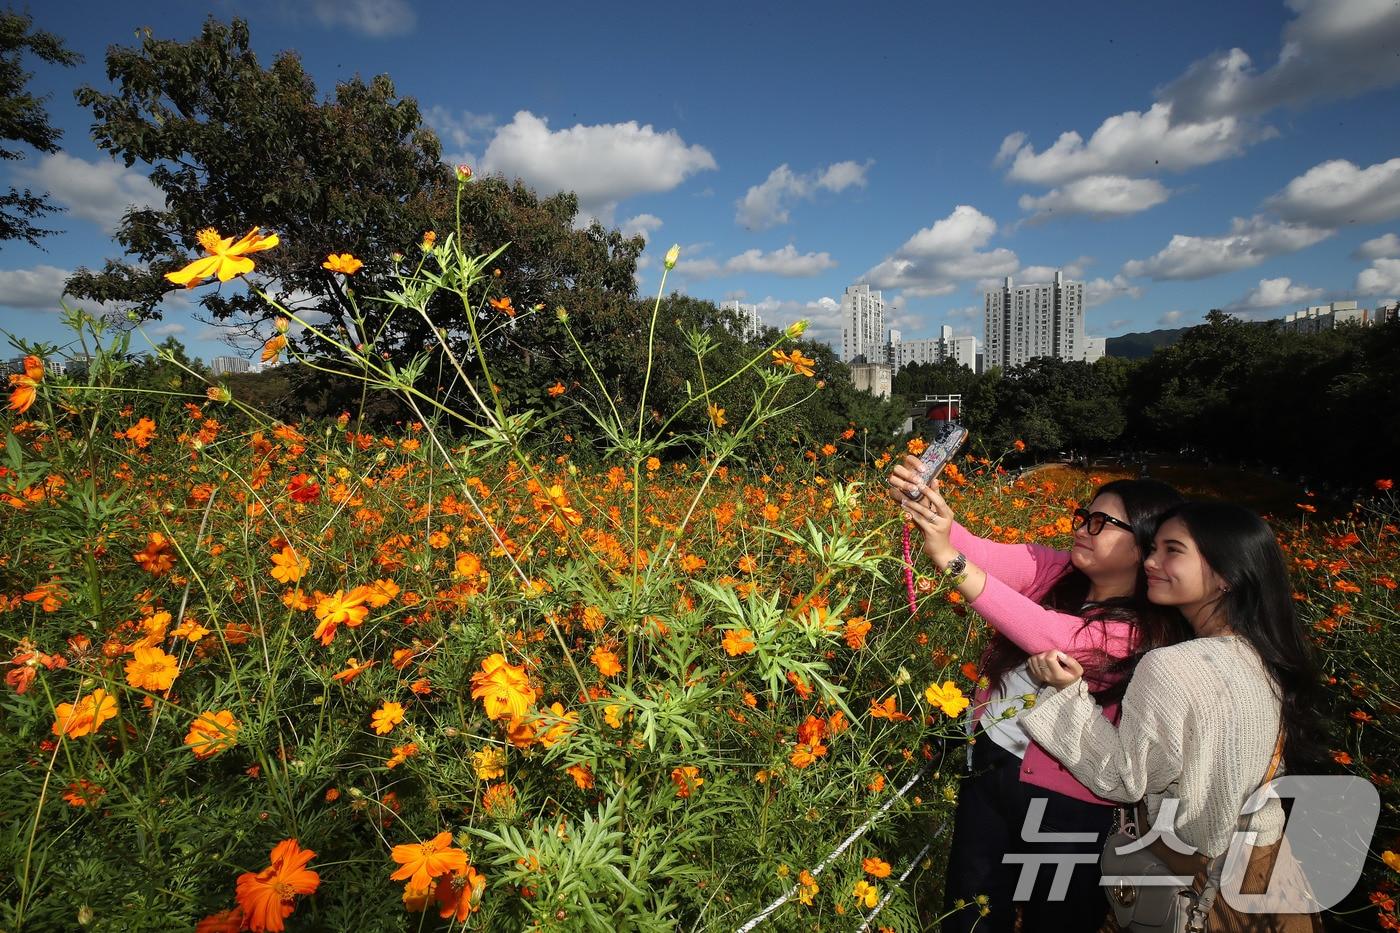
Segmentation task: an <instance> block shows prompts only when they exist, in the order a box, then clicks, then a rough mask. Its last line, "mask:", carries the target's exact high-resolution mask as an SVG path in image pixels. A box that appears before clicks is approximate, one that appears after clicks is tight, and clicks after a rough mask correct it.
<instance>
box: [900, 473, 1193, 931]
mask: <svg viewBox="0 0 1400 933" xmlns="http://www.w3.org/2000/svg"><path fill="white" fill-rule="evenodd" d="M918 475H919V462H918V458H916V457H906V458H905V462H904V463H903V464H901V465H900V466H897V467H895V469H894V471H893V473H892V475H891V477H890V480H889V482H890V486H891V487H892V492H891V496H892V497H893V498H895V499H896V501H898V502H899V503H900V506H901V508H902V509H903V510H904V513H905V515H906V516H908V518H909V519H910V521H912V522H913V523H914V524H915V525H916V526H918V527H919V529H920V530H921V531H922V532H923V538H924V544H923V550H924V553H925V554H926V555H928V557H929V558H931V559H932V561H933V562H934V564H935V565H936V566H937V567H938V568H939V570H941V571H942V572H944V573H945V574H948V575H950V576H951V577H952V578H953V579H954V580H955V581H956V586H957V588H958V590H959V592H961V593H962V595H963V596H964V597H965V598H966V600H967V604H968V605H969V606H971V608H972V609H973V610H975V611H976V612H977V613H978V614H979V615H980V616H982V618H984V619H985V620H986V621H987V622H988V623H989V624H990V625H991V626H992V628H993V630H994V632H995V634H994V635H993V637H992V640H991V642H990V644H989V645H988V648H987V650H986V652H985V653H984V654H983V656H982V664H981V672H982V676H983V677H984V678H985V682H986V683H987V684H988V686H987V687H984V688H981V689H979V690H978V691H977V692H976V694H975V695H974V700H973V703H972V705H971V706H970V708H969V711H968V733H969V735H972V734H974V733H975V732H977V731H978V730H982V732H983V733H984V734H982V735H981V736H980V737H978V738H976V739H975V740H974V741H973V742H972V748H971V754H970V756H969V757H970V764H971V772H970V775H969V776H968V777H967V778H965V779H964V781H963V783H962V785H961V789H960V791H959V795H958V808H957V813H956V815H955V817H954V826H953V841H952V848H951V851H950V853H949V857H948V873H947V877H946V880H945V884H944V909H945V911H950V910H954V909H955V908H956V907H957V906H958V905H959V903H962V904H966V905H972V906H970V907H965V908H964V909H960V910H957V911H956V912H955V913H953V915H952V916H950V917H949V918H948V919H947V920H946V921H944V924H943V929H945V930H969V929H971V928H972V927H973V926H974V925H976V928H977V930H978V931H979V933H986V931H1002V930H1005V931H1009V930H1012V929H1013V928H1014V925H1015V922H1016V912H1017V908H1018V907H1019V908H1020V911H1021V915H1022V917H1021V927H1020V929H1021V930H1022V931H1024V933H1035V931H1040V930H1054V931H1074V930H1097V929H1098V927H1099V925H1100V924H1101V922H1102V921H1103V919H1104V917H1105V916H1106V914H1107V912H1108V902H1107V900H1106V899H1105V897H1104V894H1103V892H1102V890H1101V888H1100V886H1099V872H1098V866H1097V864H1096V863H1097V857H1098V853H1099V852H1101V851H1102V849H1103V843H1104V840H1105V839H1106V838H1107V835H1108V831H1109V829H1110V827H1111V824H1112V820H1113V806H1114V804H1113V803H1112V802H1111V801H1109V800H1106V799H1104V798H1102V797H1099V796H1098V795H1096V794H1095V793H1093V792H1092V791H1091V790H1090V789H1089V788H1087V787H1085V786H1084V784H1082V783H1081V782H1080V781H1079V780H1078V779H1077V778H1075V777H1074V775H1072V774H1071V773H1070V772H1069V771H1068V770H1066V769H1065V768H1064V767H1063V766H1062V765H1060V763H1059V762H1057V761H1056V760H1055V759H1054V758H1052V757H1050V756H1049V755H1048V754H1047V753H1046V751H1045V749H1043V748H1042V747H1040V746H1039V745H1037V744H1036V743H1035V742H1033V741H1031V739H1030V737H1029V736H1028V735H1027V734H1026V732H1025V730H1024V729H1022V728H1021V726H1020V724H1019V722H1018V721H1017V714H1018V713H1019V712H1020V711H1021V710H1022V709H1023V708H1025V707H1026V706H1027V705H1028V702H1027V701H1028V698H1033V697H1034V695H1035V693H1036V691H1037V690H1038V689H1039V684H1037V683H1036V682H1035V681H1034V680H1033V679H1032V678H1031V676H1030V674H1029V671H1028V668H1027V660H1028V658H1029V657H1030V656H1031V655H1033V654H1037V653H1039V652H1043V651H1048V650H1058V651H1063V652H1065V653H1066V654H1067V655H1069V656H1072V657H1075V658H1078V659H1079V660H1080V661H1081V663H1082V664H1083V665H1084V668H1085V670H1086V671H1087V674H1086V678H1087V681H1088V683H1089V684H1090V686H1091V687H1092V689H1093V690H1095V692H1096V696H1098V698H1099V699H1100V701H1101V702H1102V703H1103V710H1104V715H1105V716H1107V717H1109V718H1110V719H1111V720H1112V719H1114V718H1115V717H1116V714H1117V702H1118V700H1119V699H1120V698H1121V695H1122V690H1123V685H1124V682H1125V680H1126V679H1127V678H1128V677H1129V676H1130V675H1131V672H1132V668H1133V666H1134V664H1135V663H1136V661H1137V659H1138V658H1140V657H1141V656H1142V654H1143V653H1144V652H1145V651H1147V650H1150V649H1152V648H1156V647H1159V646H1162V645H1168V644H1173V643H1175V642H1176V641H1179V640H1180V639H1182V638H1184V637H1186V636H1187V635H1189V632H1188V631H1187V630H1186V629H1185V627H1184V626H1183V625H1182V624H1181V621H1180V617H1179V616H1177V615H1176V614H1174V613H1169V612H1164V611H1162V610H1160V609H1158V608H1156V607H1154V606H1153V605H1152V604H1151V603H1149V602H1148V601H1147V596H1146V593H1147V582H1146V579H1145V577H1144V576H1143V573H1142V556H1143V554H1144V553H1145V550H1144V549H1145V547H1146V546H1147V545H1148V544H1150V543H1151V541H1152V534H1153V532H1154V530H1155V526H1156V518H1157V516H1158V515H1160V514H1161V513H1163V512H1165V511H1166V510H1167V509H1168V508H1170V507H1171V506H1174V505H1176V504H1177V503H1179V502H1181V501H1182V497H1181V495H1180V494H1179V493H1177V491H1176V490H1175V489H1173V488H1172V487H1171V486H1169V485H1167V484H1166V483H1162V482H1159V481H1157V480H1151V479H1138V480H1117V481H1114V482H1111V483H1107V484H1105V485H1103V486H1101V487H1100V488H1099V489H1098V491H1097V492H1096V493H1095V495H1094V497H1093V499H1092V500H1091V501H1090V503H1089V505H1088V508H1087V509H1078V510H1076V512H1075V513H1074V545H1073V547H1072V548H1071V549H1070V551H1069V552H1065V551H1060V550H1056V549H1055V548H1051V547H1047V546H1044V545H1039V544H1002V543H998V542H993V541H989V540H987V539H985V538H981V537H978V536H977V535H974V534H972V533H971V532H970V531H968V530H967V529H966V528H964V527H963V526H962V525H960V524H959V523H958V522H957V521H956V520H955V517H954V514H953V510H952V509H951V508H950V507H949V506H948V503H947V502H946V501H945V500H944V499H943V497H942V495H941V494H940V493H939V491H938V483H937V481H936V480H935V481H934V482H933V483H931V484H930V485H929V486H928V487H923V488H921V487H919V486H918V485H917V478H918ZM1028 816H1029V817H1031V820H1030V826H1029V827H1028V828H1029V829H1030V830H1031V831H1032V832H1036V831H1038V832H1040V833H1058V834H1078V839H1076V840H1075V841H1070V842H1060V841H1051V842H1045V841H1038V840H1032V841H1028V840H1027V839H1026V838H1024V837H1025V836H1027V835H1028V834H1027V833H1026V832H1025V830H1026V828H1027V827H1026V823H1027V818H1028ZM1079 840H1084V841H1079ZM1065 853H1068V854H1072V855H1075V856H1078V863H1079V864H1077V866H1076V867H1075V868H1074V869H1073V871H1072V873H1071V875H1070V878H1069V885H1068V889H1067V890H1066V891H1065V892H1064V894H1063V897H1061V898H1059V899H1052V893H1051V888H1052V885H1053V881H1054V875H1055V868H1054V865H1053V864H1050V865H1047V866H1046V867H1044V868H1041V869H1040V870H1039V871H1038V874H1037V876H1036V879H1035V886H1034V888H1033V889H1032V891H1031V892H1030V894H1029V898H1025V897H1024V896H1022V895H1024V894H1025V893H1026V892H1024V891H1023V892H1021V895H1018V894H1017V885H1018V881H1019V880H1020V879H1021V878H1022V876H1023V868H1022V864H1023V863H1026V862H1027V861H1028V860H1030V861H1033V860H1034V858H1035V857H1036V856H1044V855H1050V854H1065ZM1007 856H1011V857H1012V861H1010V862H1008V861H1006V860H1005V859H1006V857H1007ZM1021 856H1025V857H1028V858H1020V857H1021ZM1087 856H1092V858H1091V859H1088V861H1089V862H1093V863H1094V864H1085V861H1086V857H1087ZM1018 858H1019V861H1018ZM1031 870H1032V868H1030V867H1028V868H1027V869H1026V870H1025V871H1026V873H1027V874H1029V872H1030V871H1031ZM1057 893H1058V892H1057ZM980 896H985V898H986V901H985V904H983V903H981V902H978V901H977V898H979V897H980ZM983 909H985V910H986V915H985V916H983V915H982V913H983Z"/></svg>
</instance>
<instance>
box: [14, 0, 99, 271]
mask: <svg viewBox="0 0 1400 933" xmlns="http://www.w3.org/2000/svg"><path fill="white" fill-rule="evenodd" d="M33 24H34V20H33V19H32V18H31V17H29V16H26V15H24V14H22V13H15V12H13V11H11V10H4V11H0V143H9V142H18V143H23V144H25V145H27V146H29V147H30V148H32V149H35V150H36V151H38V152H44V153H50V152H57V151H58V140H59V139H60V138H61V137H62V135H63V133H62V131H61V130H59V129H56V128H55V127H54V126H53V125H52V124H51V123H49V114H48V111H47V110H45V109H44V102H45V98H42V97H35V96H34V95H33V94H31V93H30V92H29V91H28V90H26V88H27V86H28V84H29V79H30V78H32V77H34V75H33V74H32V73H31V72H27V71H25V70H24V67H23V64H22V62H21V58H22V56H23V54H24V53H25V52H29V53H30V54H31V55H34V56H35V57H36V58H38V59H39V60H40V61H45V62H48V63H49V64H51V65H64V66H69V67H71V66H73V65H76V64H77V63H78V62H80V61H82V57H81V56H79V55H78V54H77V53H76V52H71V51H69V50H68V49H66V48H64V46H63V40H61V39H59V38H58V37H57V36H55V35H53V34H52V33H48V32H43V31H42V30H41V31H38V32H31V31H30V27H31V26H33ZM20 158H23V153H22V152H20V151H19V150H17V149H12V148H10V147H9V146H6V145H0V159H8V160H12V161H13V160H15V159H20ZM61 210H63V208H61V207H58V206H56V205H54V204H51V203H50V202H49V199H48V194H47V193H45V194H42V195H36V194H35V193H34V192H33V191H31V190H29V189H28V188H25V189H24V190H23V191H19V190H18V189H16V188H14V187H11V188H10V189H9V191H8V192H5V193H0V243H3V242H4V241H6V240H24V241H25V242H27V243H29V244H30V245H31V246H38V245H39V239H40V238H41V237H46V236H49V235H51V234H53V233H55V232H56V231H54V230H44V229H42V228H40V227H38V226H35V224H34V223H33V221H35V220H38V219H39V218H41V217H43V216H45V215H47V214H51V213H54V212H56V211H61Z"/></svg>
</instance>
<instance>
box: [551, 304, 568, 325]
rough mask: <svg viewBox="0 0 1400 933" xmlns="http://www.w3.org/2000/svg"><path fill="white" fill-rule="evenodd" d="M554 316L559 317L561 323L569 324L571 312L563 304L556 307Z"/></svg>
mask: <svg viewBox="0 0 1400 933" xmlns="http://www.w3.org/2000/svg"><path fill="white" fill-rule="evenodd" d="M554 317H555V318H556V319H558V321H559V323H560V324H567V323H568V322H569V312H568V310H566V309H565V307H564V306H563V305H560V306H559V307H557V308H555V309H554Z"/></svg>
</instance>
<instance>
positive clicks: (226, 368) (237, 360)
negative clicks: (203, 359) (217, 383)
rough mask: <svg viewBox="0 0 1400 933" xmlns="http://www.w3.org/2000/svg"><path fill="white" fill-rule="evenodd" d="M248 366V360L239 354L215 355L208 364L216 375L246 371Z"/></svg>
mask: <svg viewBox="0 0 1400 933" xmlns="http://www.w3.org/2000/svg"><path fill="white" fill-rule="evenodd" d="M250 368H251V367H250V366H249V364H248V361H247V360H245V359H244V358H243V357H241V356H216V357H214V359H213V361H212V362H211V363H210V364H209V369H210V371H211V372H213V374H214V375H216V376H223V375H226V374H228V373H246V372H248V370H249V369H250Z"/></svg>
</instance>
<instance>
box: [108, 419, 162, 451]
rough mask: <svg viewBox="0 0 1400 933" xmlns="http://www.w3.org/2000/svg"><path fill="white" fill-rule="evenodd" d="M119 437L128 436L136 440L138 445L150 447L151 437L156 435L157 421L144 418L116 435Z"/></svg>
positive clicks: (129, 438) (127, 437)
mask: <svg viewBox="0 0 1400 933" xmlns="http://www.w3.org/2000/svg"><path fill="white" fill-rule="evenodd" d="M116 436H117V437H118V438H126V439H127V440H129V441H134V442H135V443H136V446H137V447H149V446H150V443H151V438H153V437H155V436H156V423H155V422H154V421H152V420H151V419H150V418H142V419H140V420H139V421H137V422H136V423H135V424H133V425H132V426H131V427H129V428H127V429H126V430H125V431H120V432H118V433H117V435H116Z"/></svg>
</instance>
